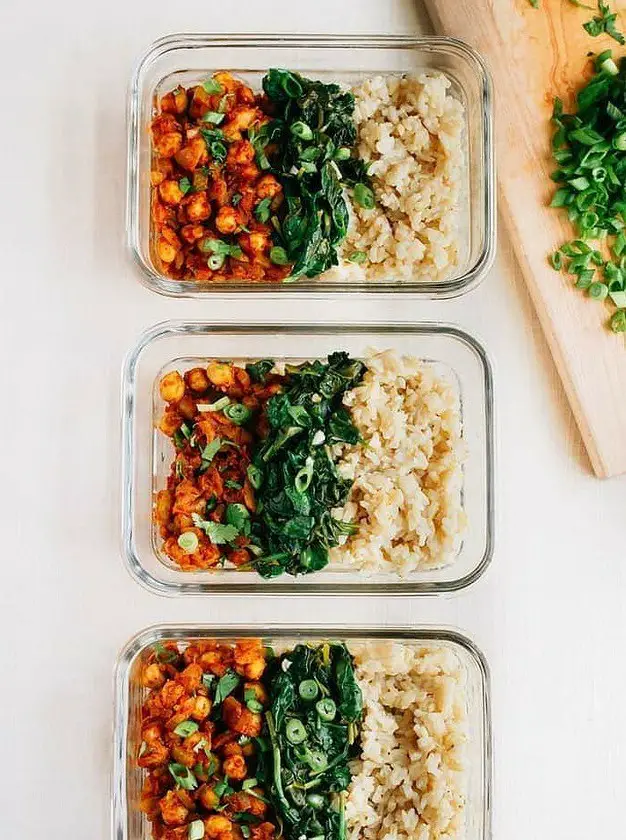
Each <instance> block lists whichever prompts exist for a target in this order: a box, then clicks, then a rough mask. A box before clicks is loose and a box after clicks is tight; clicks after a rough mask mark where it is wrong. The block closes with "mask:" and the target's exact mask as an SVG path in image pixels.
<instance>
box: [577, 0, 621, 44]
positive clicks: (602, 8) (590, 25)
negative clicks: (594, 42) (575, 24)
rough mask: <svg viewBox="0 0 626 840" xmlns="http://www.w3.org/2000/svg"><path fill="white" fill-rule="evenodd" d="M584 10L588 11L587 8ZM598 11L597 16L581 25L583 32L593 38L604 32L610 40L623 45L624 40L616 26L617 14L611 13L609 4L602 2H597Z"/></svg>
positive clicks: (600, 0)
mask: <svg viewBox="0 0 626 840" xmlns="http://www.w3.org/2000/svg"><path fill="white" fill-rule="evenodd" d="M585 8H587V9H588V8H589V6H586V7H585ZM598 11H599V13H600V14H599V15H596V16H595V17H593V18H592V19H591V20H589V21H587V23H583V28H584V29H585V31H586V32H587V33H588V34H589V35H591V36H592V37H593V38H595V37H597V36H598V35H602V33H604V32H606V34H607V35H610V36H611V38H613V39H614V40H615V41H617V43H618V44H622V45H623V44H625V43H626V38H624V36H623V35H622V33H621V32H619V31H618V29H617V26H616V20H617V14H616V13H615V12H611V7H610V6H609V4H608V3H603V2H602V0H599V2H598Z"/></svg>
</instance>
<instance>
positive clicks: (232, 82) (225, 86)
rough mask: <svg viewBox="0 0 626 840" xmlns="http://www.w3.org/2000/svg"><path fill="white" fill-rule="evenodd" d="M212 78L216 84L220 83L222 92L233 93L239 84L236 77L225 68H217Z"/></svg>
mask: <svg viewBox="0 0 626 840" xmlns="http://www.w3.org/2000/svg"><path fill="white" fill-rule="evenodd" d="M213 78H214V79H215V81H216V82H217V83H218V85H221V87H222V90H223V91H224V93H234V92H235V91H236V90H237V88H238V86H239V82H238V81H237V79H235V77H234V76H233V75H232V73H228V72H227V71H226V70H219V71H218V72H217V73H214V74H213Z"/></svg>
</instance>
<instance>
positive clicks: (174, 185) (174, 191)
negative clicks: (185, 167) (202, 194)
mask: <svg viewBox="0 0 626 840" xmlns="http://www.w3.org/2000/svg"><path fill="white" fill-rule="evenodd" d="M159 195H160V196H161V198H162V199H163V201H164V202H165V203H166V204H171V205H173V206H175V205H177V204H180V202H181V201H182V200H183V193H182V190H181V188H180V187H179V185H178V181H170V180H167V181H163V183H162V184H159Z"/></svg>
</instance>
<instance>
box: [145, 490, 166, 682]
mask: <svg viewBox="0 0 626 840" xmlns="http://www.w3.org/2000/svg"><path fill="white" fill-rule="evenodd" d="M154 511H155V518H156V521H157V522H158V523H159V525H166V524H167V523H168V522H169V519H170V516H171V515H172V494H171V493H170V491H169V490H159V492H158V493H157V495H156V499H155V502H154ZM150 667H151V666H150ZM157 667H158V666H157ZM146 670H147V669H146ZM159 670H160V669H159ZM151 688H160V686H151Z"/></svg>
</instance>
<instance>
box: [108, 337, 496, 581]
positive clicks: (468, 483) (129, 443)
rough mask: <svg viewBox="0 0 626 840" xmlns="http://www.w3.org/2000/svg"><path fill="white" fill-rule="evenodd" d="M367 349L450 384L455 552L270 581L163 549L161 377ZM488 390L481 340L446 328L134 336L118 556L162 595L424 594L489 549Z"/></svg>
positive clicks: (126, 391) (464, 574)
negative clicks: (410, 565) (441, 559)
mask: <svg viewBox="0 0 626 840" xmlns="http://www.w3.org/2000/svg"><path fill="white" fill-rule="evenodd" d="M371 348H375V349H376V350H387V349H392V350H395V351H396V352H397V353H399V354H401V355H411V356H416V357H418V358H420V359H423V360H424V361H426V362H429V363H430V364H433V365H434V366H435V368H436V370H437V371H438V372H440V373H441V374H442V375H443V376H445V377H446V379H447V380H448V381H449V382H450V384H451V386H452V387H453V388H456V389H457V391H458V395H459V400H460V406H461V422H462V435H463V441H464V444H465V447H466V448H467V450H468V455H467V459H466V462H465V465H464V469H463V476H462V490H461V501H462V505H463V508H464V510H465V513H466V516H467V519H468V525H467V528H466V530H465V532H464V535H463V541H462V544H461V546H460V549H459V552H458V555H457V556H456V557H455V558H454V560H453V562H452V563H451V564H450V565H447V566H443V567H441V568H435V569H428V570H423V571H418V572H413V573H411V574H410V575H409V576H408V577H406V578H399V577H398V576H397V575H395V574H391V573H384V574H383V573H379V574H367V575H366V573H364V572H360V571H357V570H346V569H345V568H340V567H339V565H333V564H332V563H331V564H330V565H329V566H327V567H326V568H325V569H323V570H321V571H318V572H314V573H313V574H310V575H304V576H299V577H297V578H294V577H292V576H289V575H282V576H280V577H277V578H273V579H271V580H265V579H263V578H262V577H260V576H259V575H258V574H257V573H256V572H254V571H243V570H238V569H236V568H233V569H229V568H216V569H210V570H204V571H201V570H199V571H192V572H189V571H182V570H181V569H180V568H179V567H178V566H177V565H176V564H175V563H174V562H173V561H172V560H171V559H170V558H169V557H167V555H166V554H165V553H164V552H163V551H162V548H161V539H160V535H159V533H158V529H157V527H156V525H155V523H154V522H153V515H152V513H153V499H154V495H155V493H156V492H157V491H158V490H161V489H163V488H164V487H165V486H166V481H167V476H168V474H169V471H170V466H171V462H172V459H173V456H174V450H173V448H172V445H171V441H170V440H169V438H167V437H166V436H165V435H164V434H162V433H161V432H160V431H158V429H157V428H156V427H157V424H158V421H159V419H160V417H161V415H162V412H163V409H164V407H165V403H164V402H163V401H162V399H161V397H160V395H159V388H158V383H159V380H160V379H161V377H162V376H163V375H164V374H165V373H167V372H169V371H171V370H181V371H183V370H188V369H189V368H192V367H196V366H198V365H201V364H206V362H207V361H208V360H210V359H211V360H213V359H216V360H220V359H221V360H227V361H236V362H241V363H244V362H246V361H253V360H258V359H263V358H271V359H275V360H280V361H287V362H291V363H298V362H302V361H304V360H307V359H314V358H325V357H327V356H328V354H329V353H332V352H335V351H337V350H343V351H346V352H347V353H349V354H350V355H351V356H353V357H355V358H362V357H363V356H365V354H366V351H367V350H368V349H371ZM492 391H493V386H492V378H491V367H490V364H489V361H488V359H487V356H486V353H485V351H484V349H483V348H482V346H481V345H480V344H479V342H478V341H476V340H475V339H474V338H472V337H471V336H470V335H468V334H467V333H465V332H463V331H462V330H460V329H458V328H457V327H454V326H446V325H441V324H430V323H423V324H367V325H358V324H355V325H350V326H338V325H331V324H327V325H320V324H317V325H304V324H302V325H300V324H298V325H290V326H282V325H281V326H278V325H272V324H263V325H259V324H256V325H248V326H244V325H238V324H209V323H188V322H183V321H169V322H165V323H162V324H157V325H156V326H154V327H152V328H151V329H149V330H147V331H146V332H145V333H144V334H143V335H142V336H141V337H140V340H139V342H138V344H137V345H136V347H135V348H134V349H133V350H132V351H131V353H130V354H129V356H128V357H127V359H126V363H125V367H124V381H123V398H122V399H123V403H122V405H123V442H122V449H123V469H122V473H123V475H122V482H123V487H122V506H123V509H122V531H123V556H124V559H125V562H126V565H127V567H128V569H129V571H130V572H131V574H132V575H133V577H134V578H135V579H136V580H137V581H138V582H139V583H141V584H143V585H144V586H146V587H147V588H148V589H150V590H151V591H153V592H156V593H158V594H161V595H184V594H188V595H200V594H213V595H215V594H220V593H226V594H228V593H234V592H235V593H248V594H278V595H281V594H286V593H291V594H304V595H307V594H308V595H310V594H323V595H341V594H371V595H391V594H395V595H424V594H426V595H428V594H430V595H433V594H441V593H446V592H455V591H458V590H461V589H463V588H464V587H466V586H468V585H469V584H471V583H473V582H474V581H475V580H477V579H478V578H479V577H480V575H481V574H482V573H483V572H484V570H485V569H486V568H487V566H488V565H489V562H490V560H491V556H492V551H493V528H494V511H493V506H494V498H493V497H494V488H493V469H494V464H493V461H494V453H493V448H494V444H493V393H492Z"/></svg>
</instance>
